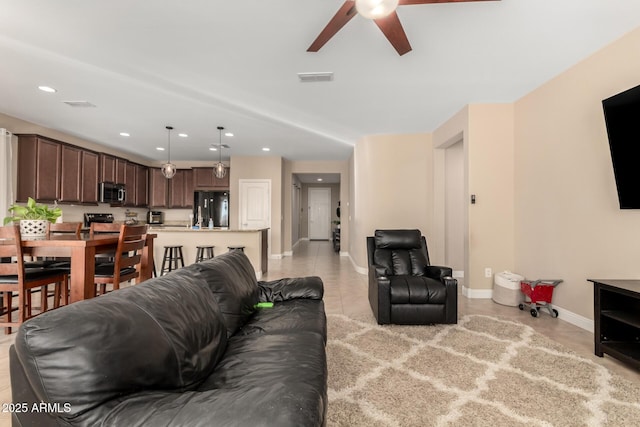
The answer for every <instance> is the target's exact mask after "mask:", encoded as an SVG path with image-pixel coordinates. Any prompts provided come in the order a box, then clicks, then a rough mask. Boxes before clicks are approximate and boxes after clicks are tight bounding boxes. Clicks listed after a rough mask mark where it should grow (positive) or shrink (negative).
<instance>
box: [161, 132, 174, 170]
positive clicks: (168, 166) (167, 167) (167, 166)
mask: <svg viewBox="0 0 640 427" xmlns="http://www.w3.org/2000/svg"><path fill="white" fill-rule="evenodd" d="M166 129H167V131H168V134H169V142H168V144H167V145H168V151H167V153H168V158H167V163H165V164H163V165H162V168H161V170H162V175H164V177H165V178H167V179H171V178H173V176H174V175H175V174H176V165H174V164H173V163H171V131H172V130H173V126H166Z"/></svg>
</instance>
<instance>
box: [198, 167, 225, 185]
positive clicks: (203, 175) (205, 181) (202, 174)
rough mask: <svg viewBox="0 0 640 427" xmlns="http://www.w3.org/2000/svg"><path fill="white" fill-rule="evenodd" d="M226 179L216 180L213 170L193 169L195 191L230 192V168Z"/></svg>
mask: <svg viewBox="0 0 640 427" xmlns="http://www.w3.org/2000/svg"><path fill="white" fill-rule="evenodd" d="M226 169H227V173H226V174H225V176H224V178H216V176H215V175H214V174H213V168H193V187H194V189H195V190H213V189H216V190H228V189H229V168H226Z"/></svg>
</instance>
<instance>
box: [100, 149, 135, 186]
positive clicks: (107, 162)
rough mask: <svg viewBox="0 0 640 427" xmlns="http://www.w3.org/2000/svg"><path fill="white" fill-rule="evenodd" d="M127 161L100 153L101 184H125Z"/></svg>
mask: <svg viewBox="0 0 640 427" xmlns="http://www.w3.org/2000/svg"><path fill="white" fill-rule="evenodd" d="M127 163H128V162H127V160H126V159H121V158H120V157H116V156H112V155H111V154H105V153H100V182H113V183H116V184H124V183H125V178H126V177H125V175H126V168H127Z"/></svg>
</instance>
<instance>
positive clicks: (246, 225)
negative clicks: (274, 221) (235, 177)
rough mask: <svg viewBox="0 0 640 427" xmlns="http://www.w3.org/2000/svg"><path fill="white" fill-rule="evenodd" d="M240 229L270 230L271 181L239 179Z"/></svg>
mask: <svg viewBox="0 0 640 427" xmlns="http://www.w3.org/2000/svg"><path fill="white" fill-rule="evenodd" d="M239 184H240V200H239V204H240V206H239V208H240V229H241V230H246V229H257V228H271V180H270V179H241V180H240V181H239Z"/></svg>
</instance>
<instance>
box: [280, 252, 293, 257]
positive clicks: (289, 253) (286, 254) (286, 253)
mask: <svg viewBox="0 0 640 427" xmlns="http://www.w3.org/2000/svg"><path fill="white" fill-rule="evenodd" d="M282 255H283V256H293V251H284V253H283V254H282Z"/></svg>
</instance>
